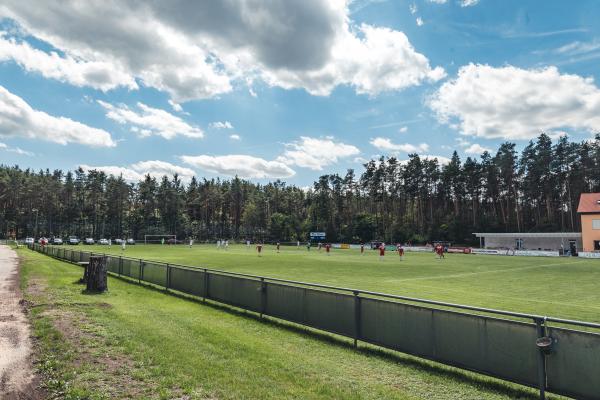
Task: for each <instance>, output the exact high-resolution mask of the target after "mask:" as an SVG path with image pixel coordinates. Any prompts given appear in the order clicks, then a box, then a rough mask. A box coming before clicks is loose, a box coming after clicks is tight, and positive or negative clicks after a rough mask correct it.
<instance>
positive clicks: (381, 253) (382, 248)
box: [379, 243, 385, 261]
mask: <svg viewBox="0 0 600 400" xmlns="http://www.w3.org/2000/svg"><path fill="white" fill-rule="evenodd" d="M383 257H385V243H381V244H380V245H379V261H383Z"/></svg>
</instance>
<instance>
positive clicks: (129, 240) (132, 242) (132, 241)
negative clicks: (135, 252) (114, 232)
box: [127, 239, 135, 245]
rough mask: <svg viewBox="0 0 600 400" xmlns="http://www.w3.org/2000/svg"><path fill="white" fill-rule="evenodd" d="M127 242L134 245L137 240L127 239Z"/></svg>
mask: <svg viewBox="0 0 600 400" xmlns="http://www.w3.org/2000/svg"><path fill="white" fill-rule="evenodd" d="M127 244H131V245H133V244H135V240H133V239H127Z"/></svg>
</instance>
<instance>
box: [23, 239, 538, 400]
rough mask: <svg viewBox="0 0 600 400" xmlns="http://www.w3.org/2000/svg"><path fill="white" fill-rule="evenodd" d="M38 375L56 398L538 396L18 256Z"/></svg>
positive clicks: (30, 254) (29, 254) (43, 259)
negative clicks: (84, 281)
mask: <svg viewBox="0 0 600 400" xmlns="http://www.w3.org/2000/svg"><path fill="white" fill-rule="evenodd" d="M19 253H20V255H21V257H22V260H23V263H22V285H23V288H24V289H25V290H26V293H27V299H28V300H29V302H30V306H29V309H30V316H31V320H32V322H33V326H34V331H35V335H36V336H37V337H38V338H39V340H38V346H39V358H40V363H39V365H40V369H41V370H42V372H44V374H45V379H46V383H47V384H48V386H49V389H50V390H51V391H52V392H53V393H55V394H56V395H57V397H58V398H66V399H76V398H89V399H103V398H107V399H108V398H139V399H145V398H164V399H275V398H276V399H292V398H295V399H331V398H336V399H383V398H385V399H509V398H510V399H512V398H532V399H533V398H536V394H535V391H532V390H528V389H523V388H520V387H517V386H512V385H509V384H505V383H500V382H498V381H496V380H493V379H488V378H484V377H481V376H477V375H474V374H470V373H466V372H462V371H458V370H455V369H452V368H447V367H443V366H439V365H437V364H433V363H429V362H425V361H420V360H417V359H415V358H412V357H408V356H403V355H401V354H398V353H393V352H387V351H380V350H377V349H375V348H372V347H363V348H362V349H360V350H359V351H356V350H354V349H353V348H352V347H351V345H350V342H349V341H347V340H345V339H341V338H337V337H334V336H330V335H325V334H321V333H316V332H314V331H306V330H303V329H299V328H295V327H293V326H290V325H288V324H280V323H277V322H274V321H266V322H265V321H261V320H259V319H258V318H256V317H255V316H253V315H251V314H244V313H243V312H238V311H235V310H230V309H228V308H224V307H219V306H216V305H204V304H202V303H200V302H197V301H193V300H189V299H182V298H178V297H175V296H172V295H169V294H165V293H164V292H162V291H159V290H154V289H150V288H146V287H143V286H138V285H136V284H132V283H128V282H124V281H121V280H119V279H115V278H109V288H110V291H109V292H108V293H105V294H102V295H87V294H83V293H82V286H81V285H79V284H77V283H76V281H77V280H78V278H79V277H80V276H81V274H82V271H81V269H80V268H78V267H76V266H73V265H70V264H66V263H63V262H59V261H56V260H53V259H51V258H48V257H46V256H43V255H40V254H36V253H33V252H31V251H28V250H25V249H22V250H20V251H19Z"/></svg>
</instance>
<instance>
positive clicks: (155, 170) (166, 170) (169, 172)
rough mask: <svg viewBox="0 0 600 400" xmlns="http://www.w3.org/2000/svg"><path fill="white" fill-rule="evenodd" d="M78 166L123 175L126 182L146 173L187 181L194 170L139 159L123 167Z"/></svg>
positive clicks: (141, 176) (138, 178)
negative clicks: (174, 176) (175, 177)
mask: <svg viewBox="0 0 600 400" xmlns="http://www.w3.org/2000/svg"><path fill="white" fill-rule="evenodd" d="M80 167H81V168H82V169H83V170H84V171H90V170H96V171H103V172H104V173H106V174H107V175H113V176H123V179H125V180H126V181H128V182H138V181H141V180H143V179H144V177H145V176H146V175H148V174H149V175H150V176H152V177H154V178H156V179H161V178H162V177H163V176H165V175H166V176H168V177H172V176H173V175H175V174H177V175H178V177H179V179H181V180H182V181H183V182H189V181H190V180H191V179H192V177H193V176H194V171H193V170H191V169H189V168H185V167H181V166H178V165H174V164H171V163H168V162H166V161H158V160H148V161H140V162H137V163H135V164H131V165H129V166H125V167H122V166H115V165H106V166H91V165H87V164H82V165H80Z"/></svg>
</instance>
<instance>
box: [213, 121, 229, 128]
mask: <svg viewBox="0 0 600 400" xmlns="http://www.w3.org/2000/svg"><path fill="white" fill-rule="evenodd" d="M208 127H209V128H213V129H233V125H231V122H229V121H215V122H211V123H210V124H208Z"/></svg>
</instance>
